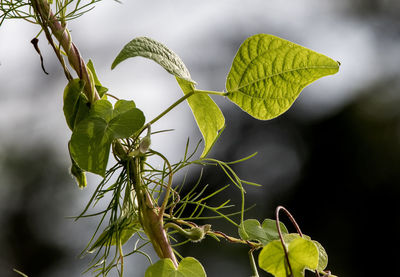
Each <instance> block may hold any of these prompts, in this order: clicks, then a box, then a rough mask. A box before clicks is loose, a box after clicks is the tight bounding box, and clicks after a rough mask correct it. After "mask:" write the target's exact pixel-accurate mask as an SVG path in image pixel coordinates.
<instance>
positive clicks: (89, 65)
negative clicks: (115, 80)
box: [87, 60, 102, 87]
mask: <svg viewBox="0 0 400 277" xmlns="http://www.w3.org/2000/svg"><path fill="white" fill-rule="evenodd" d="M87 67H88V68H89V70H90V72H91V73H92V76H93V80H94V84H95V85H96V86H100V87H101V86H102V85H101V83H100V81H99V78H98V77H97V74H96V70H95V69H94V65H93V62H92V60H89V62H88V63H87Z"/></svg>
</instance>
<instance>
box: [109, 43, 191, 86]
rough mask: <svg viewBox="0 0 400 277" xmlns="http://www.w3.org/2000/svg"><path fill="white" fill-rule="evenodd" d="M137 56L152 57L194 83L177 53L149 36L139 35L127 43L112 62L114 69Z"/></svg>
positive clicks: (178, 75)
mask: <svg viewBox="0 0 400 277" xmlns="http://www.w3.org/2000/svg"><path fill="white" fill-rule="evenodd" d="M137 56H140V57H144V58H148V59H151V60H153V61H155V62H156V63H158V64H159V65H161V66H162V67H163V68H164V69H165V70H166V71H168V72H169V73H171V74H172V75H174V76H176V77H179V78H181V79H184V80H186V81H189V82H192V83H194V81H193V80H192V79H191V77H190V74H189V71H188V70H187V68H186V66H185V64H184V63H183V62H182V60H181V58H179V56H178V55H177V54H175V53H174V52H172V51H171V50H170V49H169V48H167V47H166V46H165V45H163V44H161V43H160V42H158V41H155V40H153V39H151V38H147V37H138V38H135V39H133V40H131V41H130V42H129V43H128V44H126V45H125V46H124V48H123V49H122V50H121V52H120V53H119V54H118V56H117V57H116V58H115V60H114V62H113V63H112V65H111V69H114V68H115V67H116V66H117V65H118V64H119V63H121V62H122V61H124V60H126V59H128V58H133V57H137Z"/></svg>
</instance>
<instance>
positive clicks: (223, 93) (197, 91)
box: [194, 89, 229, 96]
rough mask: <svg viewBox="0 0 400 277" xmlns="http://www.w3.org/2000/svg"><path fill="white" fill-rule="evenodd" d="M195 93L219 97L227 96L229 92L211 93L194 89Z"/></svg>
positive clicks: (210, 91) (211, 91)
mask: <svg viewBox="0 0 400 277" xmlns="http://www.w3.org/2000/svg"><path fill="white" fill-rule="evenodd" d="M194 92H195V93H205V94H214V95H219V96H227V95H228V94H229V92H223V91H213V90H201V89H195V90H194Z"/></svg>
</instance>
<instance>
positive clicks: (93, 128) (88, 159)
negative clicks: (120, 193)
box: [70, 100, 145, 176]
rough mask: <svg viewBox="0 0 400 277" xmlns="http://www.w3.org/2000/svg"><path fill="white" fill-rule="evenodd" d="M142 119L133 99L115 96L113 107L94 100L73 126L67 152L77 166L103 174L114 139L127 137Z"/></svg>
mask: <svg viewBox="0 0 400 277" xmlns="http://www.w3.org/2000/svg"><path fill="white" fill-rule="evenodd" d="M144 122H145V118H144V115H143V113H142V111H140V110H139V109H137V108H135V104H134V102H133V101H126V100H119V101H118V102H117V103H116V104H115V109H114V110H113V108H112V105H111V103H110V102H108V101H107V100H98V101H96V102H95V103H94V105H93V107H92V109H91V110H90V113H89V116H88V117H87V118H86V119H84V120H82V121H81V122H79V124H78V125H77V126H75V128H74V131H73V133H72V137H71V147H70V152H71V155H72V157H73V159H74V161H75V162H76V163H77V164H78V166H79V167H80V168H82V169H84V170H86V171H90V172H93V173H96V174H99V175H102V176H104V174H105V171H106V167H107V162H108V156H109V153H110V146H111V143H112V141H113V140H114V139H121V138H127V137H129V136H131V135H133V134H134V133H135V132H136V131H137V130H139V129H140V128H141V127H142V126H143V124H144Z"/></svg>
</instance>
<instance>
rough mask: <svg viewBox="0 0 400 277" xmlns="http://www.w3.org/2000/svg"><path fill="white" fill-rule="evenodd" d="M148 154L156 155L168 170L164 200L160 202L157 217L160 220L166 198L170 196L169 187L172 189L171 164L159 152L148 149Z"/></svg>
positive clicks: (166, 202) (166, 201) (165, 205)
mask: <svg viewBox="0 0 400 277" xmlns="http://www.w3.org/2000/svg"><path fill="white" fill-rule="evenodd" d="M150 153H153V154H156V155H157V156H159V157H160V158H161V159H163V160H164V162H165V163H166V164H167V166H168V170H169V177H168V186H167V188H166V190H165V196H164V200H163V202H162V204H161V207H160V211H159V216H160V218H163V215H164V211H165V208H166V207H167V204H168V198H169V195H170V193H171V187H172V168H171V164H170V163H169V161H168V160H167V158H166V157H165V156H164V155H163V154H161V153H160V152H157V151H154V150H152V149H150Z"/></svg>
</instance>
